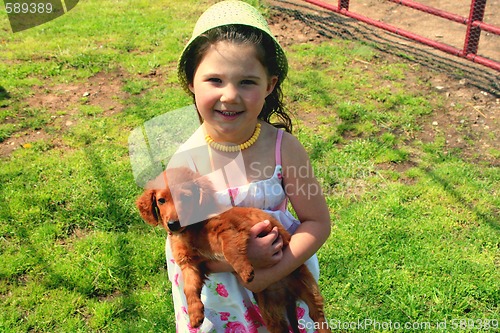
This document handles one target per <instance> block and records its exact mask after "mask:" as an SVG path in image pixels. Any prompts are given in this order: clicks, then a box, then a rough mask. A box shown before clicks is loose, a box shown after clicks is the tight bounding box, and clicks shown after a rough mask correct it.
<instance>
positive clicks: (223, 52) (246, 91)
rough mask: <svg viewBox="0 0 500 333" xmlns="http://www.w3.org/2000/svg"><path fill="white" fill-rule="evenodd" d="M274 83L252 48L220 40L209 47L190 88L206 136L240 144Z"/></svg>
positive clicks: (245, 137)
mask: <svg viewBox="0 0 500 333" xmlns="http://www.w3.org/2000/svg"><path fill="white" fill-rule="evenodd" d="M277 81H278V78H277V77H276V76H272V77H269V76H268V74H267V71H266V69H265V68H264V66H263V65H262V64H261V62H260V61H259V60H258V58H257V50H256V47H255V46H253V45H247V44H235V43H231V42H228V41H222V42H218V43H216V44H214V45H211V46H210V47H209V48H208V50H207V51H206V53H205V55H204V56H203V58H202V60H201V62H200V64H199V65H198V68H197V69H196V71H195V73H194V78H193V83H192V84H190V85H189V89H190V90H191V92H192V93H193V94H194V96H195V101H196V106H197V108H198V112H199V113H200V115H201V117H202V118H203V120H204V124H205V128H206V130H207V132H208V134H209V135H210V136H211V137H212V138H213V139H214V140H216V141H220V142H224V141H226V142H232V143H242V142H244V141H246V140H247V139H248V138H249V137H250V136H251V135H252V133H253V131H254V129H255V126H256V124H257V117H258V115H259V114H260V112H261V111H262V108H263V106H264V102H265V98H266V97H267V96H268V95H269V94H270V93H271V92H272V91H273V89H274V87H275V85H276V83H277Z"/></svg>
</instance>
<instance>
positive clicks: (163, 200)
mask: <svg viewBox="0 0 500 333" xmlns="http://www.w3.org/2000/svg"><path fill="white" fill-rule="evenodd" d="M165 202H167V200H165V198H159V199H158V203H159V204H160V205H163V204H164V203H165Z"/></svg>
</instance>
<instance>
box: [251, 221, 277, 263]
mask: <svg viewBox="0 0 500 333" xmlns="http://www.w3.org/2000/svg"><path fill="white" fill-rule="evenodd" d="M269 224H270V222H269V221H267V220H266V221H262V222H259V223H257V224H256V225H254V226H253V227H252V228H251V229H250V240H249V242H248V253H247V255H248V259H249V260H250V262H251V263H252V265H253V267H254V268H255V269H260V268H268V267H272V266H274V265H276V264H277V263H278V262H279V261H280V260H281V258H282V257H283V251H282V248H283V239H282V238H281V236H280V234H279V232H278V228H276V227H274V228H273V229H272V230H271V231H270V232H267V231H266V230H267V229H268V228H269Z"/></svg>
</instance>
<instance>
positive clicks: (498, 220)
mask: <svg viewBox="0 0 500 333" xmlns="http://www.w3.org/2000/svg"><path fill="white" fill-rule="evenodd" d="M423 171H424V172H425V173H427V174H428V175H429V177H430V178H431V179H432V180H434V181H435V182H436V183H438V184H440V185H441V186H442V187H443V189H444V190H445V191H446V192H448V193H449V194H451V196H452V197H453V198H455V200H456V201H457V202H459V203H461V204H462V205H463V206H464V207H466V208H467V209H469V210H470V211H471V212H473V213H474V214H475V215H476V216H477V217H478V219H479V220H481V221H483V222H485V223H487V224H488V225H489V226H490V227H491V228H493V229H495V230H496V231H497V232H500V214H499V212H498V208H497V211H495V210H492V211H491V212H489V214H486V213H484V212H481V211H480V210H479V209H478V208H477V207H476V206H475V205H474V204H473V203H472V202H467V199H466V198H465V197H464V196H463V195H461V194H460V192H458V191H457V190H456V189H455V188H454V186H453V184H452V183H450V182H449V181H447V180H446V179H444V178H442V177H440V176H438V175H437V174H436V173H435V172H434V171H432V170H430V169H424V170H423Z"/></svg>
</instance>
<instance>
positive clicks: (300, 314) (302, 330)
mask: <svg viewBox="0 0 500 333" xmlns="http://www.w3.org/2000/svg"><path fill="white" fill-rule="evenodd" d="M305 314H306V310H305V309H304V308H301V307H300V306H298V307H297V319H298V320H300V319H302V318H304V315H305ZM289 330H290V333H293V330H292V328H291V327H290V328H289ZM299 332H300V333H307V331H306V329H305V328H299Z"/></svg>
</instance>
